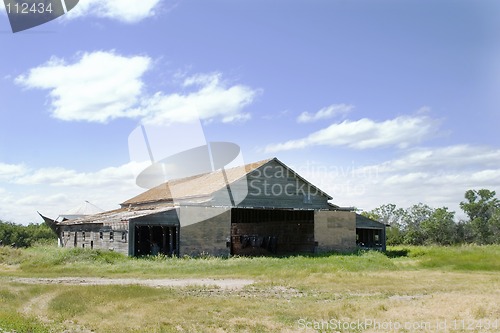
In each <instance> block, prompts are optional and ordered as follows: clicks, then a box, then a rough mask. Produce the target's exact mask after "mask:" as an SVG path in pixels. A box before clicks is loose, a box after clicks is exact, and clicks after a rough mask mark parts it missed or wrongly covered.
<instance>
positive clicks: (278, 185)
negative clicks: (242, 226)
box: [214, 160, 329, 209]
mask: <svg viewBox="0 0 500 333" xmlns="http://www.w3.org/2000/svg"><path fill="white" fill-rule="evenodd" d="M230 188H231V192H232V195H233V197H235V198H241V197H244V195H246V197H245V199H244V200H243V201H242V202H241V203H239V204H237V207H242V208H243V207H259V208H291V209H328V207H329V206H328V203H327V201H328V197H327V196H326V195H324V194H323V193H322V192H320V191H319V190H318V189H316V188H315V187H314V186H311V184H308V183H307V182H305V181H303V180H302V179H300V178H299V177H297V176H296V175H295V173H293V172H292V171H290V170H289V169H287V168H286V167H284V166H283V165H282V164H280V163H278V162H277V161H274V160H273V161H270V162H269V163H267V164H265V165H263V166H261V167H260V168H257V169H255V170H254V171H252V172H251V173H249V174H248V175H247V177H246V179H245V178H243V179H242V180H240V181H238V182H234V183H233V184H231V187H230ZM225 198H227V190H226V189H224V190H223V191H220V192H219V193H217V194H216V196H215V198H214V203H217V201H218V200H221V199H222V200H226V201H227V199H225Z"/></svg>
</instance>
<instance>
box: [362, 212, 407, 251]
mask: <svg viewBox="0 0 500 333" xmlns="http://www.w3.org/2000/svg"><path fill="white" fill-rule="evenodd" d="M361 214H362V215H363V216H366V217H368V218H371V219H373V220H376V221H379V222H381V223H384V224H386V225H389V226H388V227H387V229H386V238H387V245H399V244H402V243H403V232H402V228H401V220H402V218H403V216H404V210H403V209H401V208H397V207H396V205H395V204H392V203H390V204H384V205H381V206H380V207H377V208H375V209H373V210H371V211H368V212H362V213H361Z"/></svg>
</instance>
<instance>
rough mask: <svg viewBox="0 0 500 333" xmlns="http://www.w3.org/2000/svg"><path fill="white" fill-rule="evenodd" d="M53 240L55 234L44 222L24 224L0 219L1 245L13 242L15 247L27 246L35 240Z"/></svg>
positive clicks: (55, 238) (55, 237)
mask: <svg viewBox="0 0 500 333" xmlns="http://www.w3.org/2000/svg"><path fill="white" fill-rule="evenodd" d="M55 240H57V236H56V235H55V234H54V232H52V230H50V228H49V227H48V226H47V225H45V223H42V224H29V225H27V226H25V225H20V224H15V223H12V222H3V221H0V241H1V242H2V245H13V244H15V246H17V247H28V246H32V245H33V244H35V243H36V242H40V241H55Z"/></svg>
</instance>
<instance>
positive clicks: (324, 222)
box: [314, 211, 356, 252]
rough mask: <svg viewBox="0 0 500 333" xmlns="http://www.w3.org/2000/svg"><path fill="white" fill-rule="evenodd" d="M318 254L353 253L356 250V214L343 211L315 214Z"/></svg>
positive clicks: (315, 235) (318, 212) (315, 237)
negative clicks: (333, 252)
mask: <svg viewBox="0 0 500 333" xmlns="http://www.w3.org/2000/svg"><path fill="white" fill-rule="evenodd" d="M314 239H315V241H316V242H317V244H318V246H317V252H327V251H352V250H354V249H355V248H356V214H355V213H354V212H341V211H316V212H314Z"/></svg>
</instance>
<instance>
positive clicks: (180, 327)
mask: <svg viewBox="0 0 500 333" xmlns="http://www.w3.org/2000/svg"><path fill="white" fill-rule="evenodd" d="M499 255H500V246H461V247H434V246H433V247H391V248H389V250H388V252H387V253H386V254H384V253H380V252H363V251H360V252H356V253H352V254H336V253H332V254H324V255H318V256H309V255H302V256H290V257H283V258H273V257H256V258H248V257H231V258H219V257H210V256H207V257H203V258H188V257H183V258H165V257H150V258H142V259H136V258H129V257H126V256H123V255H120V254H118V253H114V252H107V251H96V250H93V251H92V250H88V249H61V248H57V247H53V246H42V247H35V248H30V249H24V250H20V249H12V248H9V247H3V248H0V332H3V331H14V330H15V331H16V332H63V331H67V332H81V331H83V332H88V331H89V330H92V331H94V332H98V333H101V332H104V333H107V332H118V331H120V332H146V331H147V332H221V333H222V332H302V331H304V330H300V329H299V327H298V320H299V319H304V320H309V321H321V320H325V321H328V320H330V319H332V318H336V319H342V320H357V319H363V318H374V319H377V320H382V321H393V322H394V321H400V322H401V321H403V320H405V321H415V322H417V321H422V320H433V321H436V320H443V319H446V320H449V322H450V323H451V321H452V320H454V319H465V320H483V321H484V320H494V319H497V318H500V309H499V308H498V299H499V298H500V277H499V274H498V271H500V263H499V260H498V258H499ZM59 276H81V277H104V278H118V277H126V278H132V277H133V278H184V277H189V278H207V277H210V278H245V279H253V280H255V281H256V283H255V284H253V285H251V286H248V287H245V288H244V289H243V290H236V291H226V290H222V289H217V288H211V287H200V286H190V287H184V288H150V287H144V286H133V285H130V286H119V285H108V286H87V285H80V286H75V285H42V284H40V285H30V284H23V283H19V282H16V281H13V280H12V279H13V278H15V277H59ZM361 331H363V330H360V332H361ZM367 331H369V330H367ZM476 331H477V330H476ZM483 331H484V330H483ZM344 332H348V331H346V330H344ZM410 332H411V331H410ZM431 332H432V331H431ZM434 332H435V331H434ZM457 332H460V331H459V330H458V331H457ZM472 332H474V330H472ZM478 332H479V331H478ZM484 332H495V330H490V331H484Z"/></svg>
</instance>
